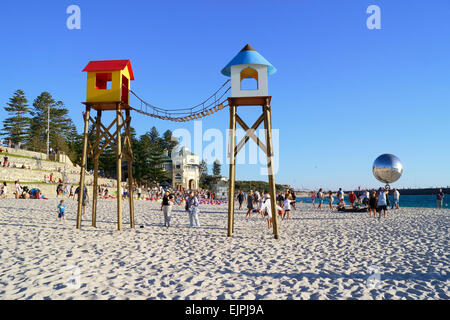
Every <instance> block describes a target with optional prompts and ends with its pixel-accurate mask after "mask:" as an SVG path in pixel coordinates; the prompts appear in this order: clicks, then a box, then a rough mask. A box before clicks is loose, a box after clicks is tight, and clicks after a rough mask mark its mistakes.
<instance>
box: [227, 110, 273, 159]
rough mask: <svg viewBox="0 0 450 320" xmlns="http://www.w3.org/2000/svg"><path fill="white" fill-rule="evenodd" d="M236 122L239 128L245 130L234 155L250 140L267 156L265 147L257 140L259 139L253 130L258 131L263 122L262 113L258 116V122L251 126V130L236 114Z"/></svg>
mask: <svg viewBox="0 0 450 320" xmlns="http://www.w3.org/2000/svg"><path fill="white" fill-rule="evenodd" d="M236 121H237V122H238V123H239V124H240V125H241V127H242V128H243V129H244V130H245V136H244V138H242V140H241V141H239V143H238V145H237V147H236V150H235V152H234V155H235V156H236V155H237V154H238V153H239V151H241V149H242V148H243V147H244V146H245V144H246V143H247V141H248V140H249V139H250V138H252V139H253V141H255V142H256V145H258V146H259V147H260V148H261V149H262V150H263V151H264V153H265V154H267V147H266V146H265V145H264V143H262V142H261V140H259V138H258V137H257V136H256V135H255V130H256V129H258V127H259V125H260V124H261V123H262V122H263V121H264V113H263V114H262V115H260V116H259V118H258V120H256V122H255V123H254V124H253V126H252V127H251V128H249V127H248V126H247V124H246V123H245V122H244V120H242V119H241V118H240V117H239V115H237V114H236Z"/></svg>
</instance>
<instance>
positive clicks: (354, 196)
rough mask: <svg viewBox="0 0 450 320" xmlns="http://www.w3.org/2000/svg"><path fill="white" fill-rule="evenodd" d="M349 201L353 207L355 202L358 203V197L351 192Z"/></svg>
mask: <svg viewBox="0 0 450 320" xmlns="http://www.w3.org/2000/svg"><path fill="white" fill-rule="evenodd" d="M348 200H349V201H350V205H351V206H352V207H353V206H354V205H353V204H354V203H355V201H356V195H355V193H354V192H353V191H350V193H349V195H348Z"/></svg>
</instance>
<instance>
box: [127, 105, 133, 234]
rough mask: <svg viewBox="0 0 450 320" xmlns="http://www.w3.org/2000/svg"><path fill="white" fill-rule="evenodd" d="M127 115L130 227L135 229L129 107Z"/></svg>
mask: <svg viewBox="0 0 450 320" xmlns="http://www.w3.org/2000/svg"><path fill="white" fill-rule="evenodd" d="M125 115H126V121H127V125H126V127H125V129H126V132H125V134H126V136H127V137H128V138H127V144H128V147H127V151H128V159H127V165H128V192H129V199H128V201H129V204H130V227H131V228H132V229H134V195H133V184H134V183H133V151H132V149H131V134H130V123H131V118H130V110H129V109H127V110H126V111H125Z"/></svg>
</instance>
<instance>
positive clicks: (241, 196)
mask: <svg viewBox="0 0 450 320" xmlns="http://www.w3.org/2000/svg"><path fill="white" fill-rule="evenodd" d="M237 201H238V202H239V210H242V203H243V202H244V194H243V193H242V191H239V194H238V195H237Z"/></svg>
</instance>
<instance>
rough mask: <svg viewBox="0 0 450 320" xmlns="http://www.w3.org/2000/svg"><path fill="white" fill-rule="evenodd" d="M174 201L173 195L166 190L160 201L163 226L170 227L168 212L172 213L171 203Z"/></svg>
mask: <svg viewBox="0 0 450 320" xmlns="http://www.w3.org/2000/svg"><path fill="white" fill-rule="evenodd" d="M173 203H174V198H173V195H171V194H170V193H169V191H166V192H165V193H164V197H163V198H162V202H161V211H162V212H163V213H164V226H165V227H167V228H168V227H170V218H171V216H170V214H171V213H172V205H173Z"/></svg>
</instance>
